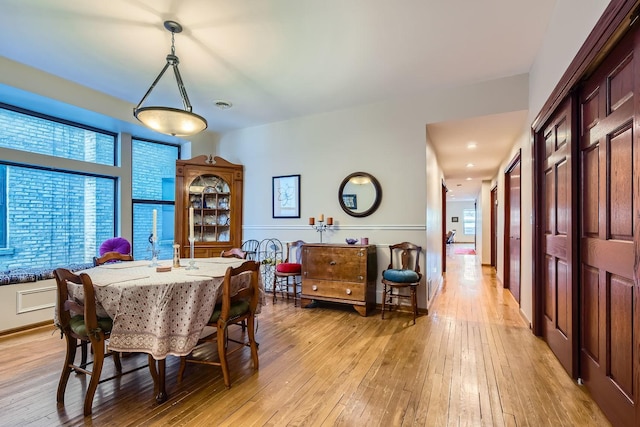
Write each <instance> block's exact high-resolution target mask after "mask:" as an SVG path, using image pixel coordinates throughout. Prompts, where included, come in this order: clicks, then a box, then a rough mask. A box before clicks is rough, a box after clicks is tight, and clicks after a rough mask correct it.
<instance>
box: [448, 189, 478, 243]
mask: <svg viewBox="0 0 640 427" xmlns="http://www.w3.org/2000/svg"><path fill="white" fill-rule="evenodd" d="M478 208H479V207H478ZM465 209H471V210H473V211H475V212H476V215H477V218H481V216H482V212H479V211H478V209H476V202H475V201H469V200H466V201H447V218H446V223H447V231H450V230H456V235H455V237H454V241H455V242H456V243H475V241H476V234H475V233H474V234H464V223H463V217H464V215H463V211H464V210H465ZM454 217H455V218H457V219H458V222H453V218H454ZM478 231H482V230H478Z"/></svg>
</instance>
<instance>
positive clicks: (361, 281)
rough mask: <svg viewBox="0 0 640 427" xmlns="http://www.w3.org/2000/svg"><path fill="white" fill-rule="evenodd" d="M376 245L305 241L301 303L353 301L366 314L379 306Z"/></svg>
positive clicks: (351, 302)
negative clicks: (377, 303)
mask: <svg viewBox="0 0 640 427" xmlns="http://www.w3.org/2000/svg"><path fill="white" fill-rule="evenodd" d="M377 274H378V266H377V256H376V246H375V245H332V244H322V243H317V244H316V243H311V244H309V243H308V244H305V245H304V246H303V247H302V295H301V297H300V298H301V305H302V307H305V306H307V305H308V304H310V303H311V301H312V300H319V301H330V302H336V303H343V304H351V305H353V308H355V309H356V311H357V312H358V313H360V314H361V315H362V316H366V315H367V313H368V312H369V311H370V310H373V309H374V308H375V305H376V279H377V277H376V276H377Z"/></svg>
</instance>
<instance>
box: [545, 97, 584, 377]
mask: <svg viewBox="0 0 640 427" xmlns="http://www.w3.org/2000/svg"><path fill="white" fill-rule="evenodd" d="M573 111H574V110H573V108H572V102H571V99H566V100H565V101H564V102H563V103H562V104H561V105H560V107H559V108H558V110H556V113H555V114H554V115H553V116H551V118H550V119H549V121H548V122H547V123H546V125H545V127H544V128H543V129H542V135H543V136H544V153H543V154H544V160H543V162H542V171H543V180H542V186H543V188H542V191H543V194H544V198H543V200H542V203H543V210H544V221H543V224H542V229H543V230H544V238H543V251H544V259H545V264H546V269H545V274H544V275H543V281H544V283H543V286H542V292H543V294H544V295H543V296H542V298H543V299H542V301H543V302H544V310H543V313H544V315H543V316H542V321H543V330H542V335H543V337H544V339H545V340H546V342H547V343H548V344H549V347H551V350H552V351H553V353H554V354H555V355H556V357H557V358H558V360H559V361H560V363H562V366H563V367H564V368H565V369H566V370H567V372H568V373H569V374H570V375H572V376H576V375H577V363H576V359H577V357H576V355H577V333H576V331H575V330H574V329H575V328H576V327H577V322H576V321H575V319H576V309H577V307H575V305H574V301H576V295H577V294H576V292H575V290H576V287H575V285H574V276H573V265H574V260H573V247H572V245H573V241H574V238H573V235H574V228H573V227H574V226H573V224H574V221H573V216H574V215H575V214H574V213H573V212H574V211H573V209H572V206H573V204H574V197H573V196H572V195H573V194H574V193H573V192H572V188H573V187H572V185H573V179H572V177H573V175H574V166H573V160H572V159H573V157H572V155H571V148H572V146H573V144H572V143H571V138H572V135H573V132H572V125H573V120H572V115H573Z"/></svg>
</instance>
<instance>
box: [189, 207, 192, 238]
mask: <svg viewBox="0 0 640 427" xmlns="http://www.w3.org/2000/svg"><path fill="white" fill-rule="evenodd" d="M189 239H193V208H189Z"/></svg>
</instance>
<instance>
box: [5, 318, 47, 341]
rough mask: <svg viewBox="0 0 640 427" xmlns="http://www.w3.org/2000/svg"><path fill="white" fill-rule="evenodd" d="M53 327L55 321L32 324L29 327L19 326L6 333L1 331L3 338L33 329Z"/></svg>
mask: <svg viewBox="0 0 640 427" xmlns="http://www.w3.org/2000/svg"><path fill="white" fill-rule="evenodd" d="M50 325H51V326H53V320H44V321H42V322H38V323H31V324H29V325H23V326H19V327H17V328H12V329H7V330H4V331H0V337H3V336H5V335H11V334H16V333H19V332H24V331H28V330H31V329H36V328H41V327H43V326H50Z"/></svg>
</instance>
